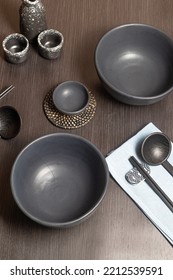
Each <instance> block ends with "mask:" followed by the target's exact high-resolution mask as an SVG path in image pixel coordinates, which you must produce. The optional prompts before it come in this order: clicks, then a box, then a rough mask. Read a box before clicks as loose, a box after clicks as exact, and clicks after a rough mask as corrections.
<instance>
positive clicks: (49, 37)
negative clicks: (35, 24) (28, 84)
mask: <svg viewBox="0 0 173 280" xmlns="http://www.w3.org/2000/svg"><path fill="white" fill-rule="evenodd" d="M37 42H38V51H39V53H40V55H41V56H43V57H45V58H47V59H56V58H58V57H59V56H60V53H61V50H62V47H63V44H64V37H63V35H62V34H61V33H60V32H59V31H57V30H55V29H47V30H44V31H42V32H41V33H40V34H39V35H38V38H37Z"/></svg>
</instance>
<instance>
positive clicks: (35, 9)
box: [19, 0, 47, 42]
mask: <svg viewBox="0 0 173 280" xmlns="http://www.w3.org/2000/svg"><path fill="white" fill-rule="evenodd" d="M19 14H20V32H21V33H22V34H23V35H25V36H26V37H27V39H28V40H29V42H34V41H35V39H36V38H37V36H38V34H39V33H40V32H41V31H43V30H45V29H46V28H47V23H46V10H45V8H44V5H43V4H42V2H41V0H22V4H21V6H20V9H19Z"/></svg>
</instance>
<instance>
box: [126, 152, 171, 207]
mask: <svg viewBox="0 0 173 280" xmlns="http://www.w3.org/2000/svg"><path fill="white" fill-rule="evenodd" d="M129 161H130V163H131V164H132V165H133V167H136V168H137V169H138V171H139V172H140V173H141V175H142V176H143V177H144V178H145V181H146V182H147V184H148V185H149V186H150V187H151V189H152V190H153V191H154V192H155V193H156V194H157V195H158V196H159V197H160V199H161V200H162V201H163V202H164V203H165V204H166V206H167V207H168V208H169V209H170V210H171V212H173V201H172V200H171V199H170V198H169V197H168V196H167V195H166V194H165V192H164V191H163V190H162V189H161V188H160V187H159V185H158V184H157V183H156V182H155V181H154V179H153V178H152V177H151V176H150V175H149V174H148V173H147V172H146V171H145V169H144V168H143V167H142V166H141V165H140V163H139V162H138V161H137V159H136V158H135V157H134V156H131V157H130V158H129Z"/></svg>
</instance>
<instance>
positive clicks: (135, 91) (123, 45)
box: [95, 24, 173, 102]
mask: <svg viewBox="0 0 173 280" xmlns="http://www.w3.org/2000/svg"><path fill="white" fill-rule="evenodd" d="M172 54H173V43H172V40H171V39H169V38H168V36H166V34H164V33H163V32H161V31H159V30H157V29H155V28H153V27H151V26H147V25H142V24H130V25H124V26H120V27H118V28H115V29H113V30H111V31H109V32H108V33H107V34H105V35H104V36H103V37H102V39H101V40H100V42H99V44H98V46H97V48H96V55H95V62H96V68H97V71H98V75H99V77H100V78H101V80H102V81H103V82H104V84H105V86H106V87H107V88H108V91H111V92H110V93H111V94H112V95H113V96H114V97H115V98H116V93H117V92H118V93H119V96H118V99H120V100H121V101H124V100H126V99H127V98H129V99H131V98H134V99H135V98H151V99H152V98H156V97H157V96H159V95H162V94H163V95H164V94H165V93H166V92H167V91H169V90H170V89H172V86H173V75H172V72H173V55H172ZM120 95H121V96H122V97H120ZM123 95H124V99H123ZM127 100H128V99H127ZM132 102H133V101H132Z"/></svg>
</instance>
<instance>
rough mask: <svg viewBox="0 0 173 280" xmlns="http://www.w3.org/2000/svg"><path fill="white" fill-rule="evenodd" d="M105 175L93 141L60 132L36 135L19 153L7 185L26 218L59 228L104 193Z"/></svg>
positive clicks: (85, 211)
mask: <svg viewBox="0 0 173 280" xmlns="http://www.w3.org/2000/svg"><path fill="white" fill-rule="evenodd" d="M108 178H109V172H108V167H107V164H106V161H105V158H104V157H103V155H102V154H101V152H100V151H99V150H98V149H97V148H96V147H95V146H94V145H93V144H92V143H91V142H89V141H88V140H86V139H84V138H82V137H80V136H77V135H73V134H68V133H67V134H66V133H58V134H50V135H46V136H43V137H41V138H39V139H37V140H35V141H34V142H32V143H31V144H29V145H28V146H27V147H26V148H24V150H23V151H22V152H21V153H20V154H19V155H18V157H17V159H16V161H15V162H14V165H13V168H12V172H11V188H12V194H13V196H14V199H15V201H16V202H17V204H18V206H19V208H20V209H21V210H22V211H23V212H24V213H25V214H26V215H27V216H28V217H29V218H31V219H32V220H34V221H35V222H38V223H40V224H42V225H45V226H50V227H57V228H58V227H60V228H62V227H68V226H72V225H75V224H78V223H79V222H81V221H83V220H84V219H85V218H87V217H89V215H90V214H92V213H93V211H94V210H95V209H96V208H97V206H98V205H99V204H100V202H101V201H102V199H103V197H104V195H105V193H106V190H107V183H108Z"/></svg>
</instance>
